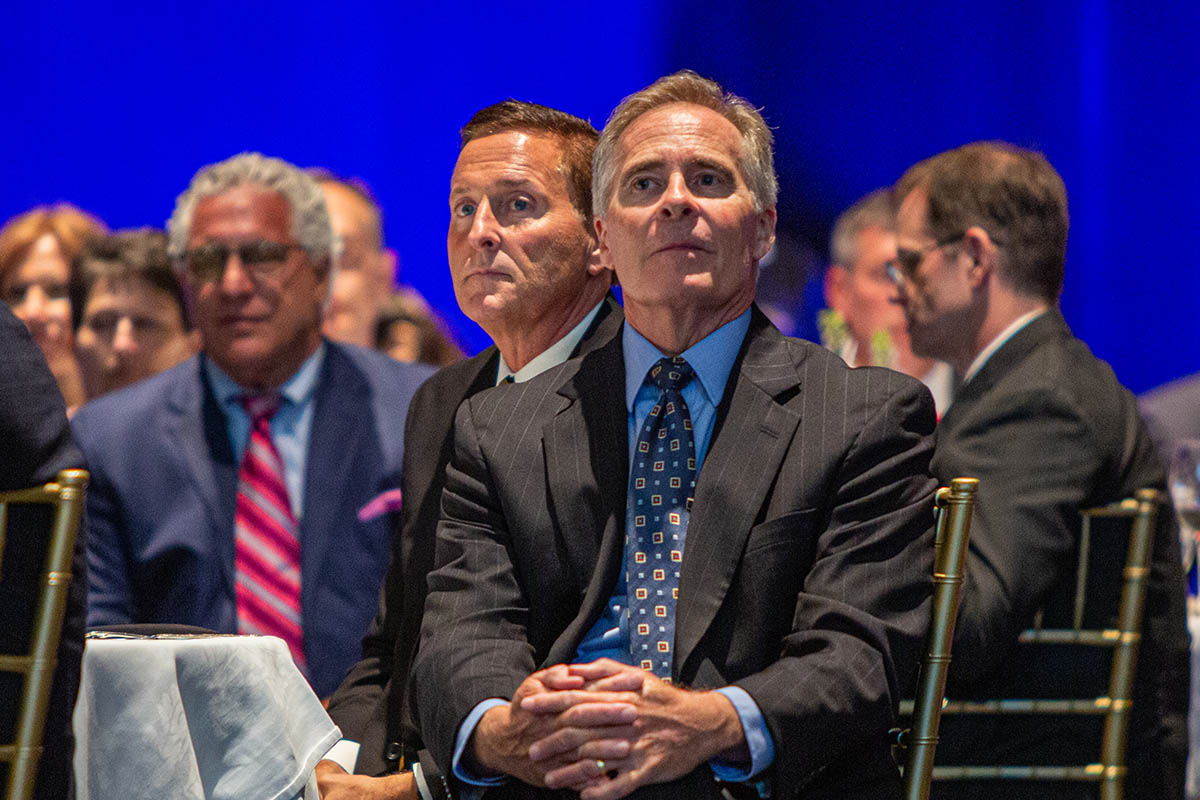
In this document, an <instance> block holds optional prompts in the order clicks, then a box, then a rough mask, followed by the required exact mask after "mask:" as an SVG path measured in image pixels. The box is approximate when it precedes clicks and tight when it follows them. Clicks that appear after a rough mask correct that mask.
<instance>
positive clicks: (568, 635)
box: [542, 319, 629, 660]
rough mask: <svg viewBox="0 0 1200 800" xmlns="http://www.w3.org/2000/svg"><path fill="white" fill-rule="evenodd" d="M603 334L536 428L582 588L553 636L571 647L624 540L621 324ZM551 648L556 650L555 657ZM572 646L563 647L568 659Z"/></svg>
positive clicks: (601, 594)
mask: <svg viewBox="0 0 1200 800" xmlns="http://www.w3.org/2000/svg"><path fill="white" fill-rule="evenodd" d="M609 327H610V328H611V329H612V330H610V331H608V335H609V339H608V341H607V342H602V343H600V345H599V347H600V349H598V350H595V351H594V352H593V353H591V355H589V356H587V357H586V358H583V359H581V360H580V361H579V362H578V365H579V366H578V370H577V371H576V372H575V373H574V375H572V376H571V377H569V378H568V379H567V380H566V382H565V383H564V384H563V385H562V386H561V387H560V388H559V390H558V393H559V394H560V395H561V396H562V397H563V398H564V400H565V403H564V406H563V408H562V410H560V411H559V412H558V413H557V414H556V415H555V416H554V418H553V419H552V420H550V422H549V424H547V425H546V427H545V429H544V431H543V434H542V447H543V452H544V453H545V457H546V475H547V484H548V488H549V494H550V497H549V500H550V504H551V509H552V511H553V513H554V515H555V516H556V517H557V520H558V533H559V536H560V537H561V538H560V545H561V546H562V547H563V549H564V550H565V552H566V555H567V560H568V563H569V564H570V568H571V571H572V573H573V575H574V577H575V579H576V581H577V584H578V585H579V586H581V587H584V589H583V597H582V598H581V600H582V605H581V611H580V614H579V615H577V616H576V618H575V620H574V621H573V622H572V624H571V626H570V627H569V628H568V629H567V630H566V631H564V633H563V635H562V636H561V637H560V638H559V642H560V643H562V644H563V647H564V648H565V649H567V650H569V649H571V648H572V647H574V646H575V645H576V644H577V643H578V641H579V640H580V639H581V638H582V636H583V634H584V633H586V631H587V629H588V628H589V627H590V626H591V625H592V624H593V623H594V622H595V620H596V618H597V617H598V616H599V613H600V610H601V609H602V608H603V606H604V604H605V603H606V602H607V599H608V597H609V595H611V593H612V589H613V586H614V584H615V582H616V578H617V573H618V572H619V570H620V565H621V555H622V553H623V552H624V542H625V490H626V486H625V484H626V481H627V476H628V473H629V467H628V460H629V456H628V453H627V452H626V450H627V448H626V441H627V438H628V433H627V422H626V413H627V412H626V410H625V402H624V393H623V392H621V391H619V390H614V386H616V387H619V386H621V385H623V375H624V366H623V362H622V355H621V353H622V350H621V337H620V336H619V335H616V334H617V332H618V331H619V330H620V324H619V319H618V324H616V325H614V326H609ZM557 649H558V648H556V652H555V653H554V655H558V653H557ZM573 656H574V652H570V653H567V652H564V653H563V654H562V657H563V658H566V659H568V660H569V659H570V658H572V657H573Z"/></svg>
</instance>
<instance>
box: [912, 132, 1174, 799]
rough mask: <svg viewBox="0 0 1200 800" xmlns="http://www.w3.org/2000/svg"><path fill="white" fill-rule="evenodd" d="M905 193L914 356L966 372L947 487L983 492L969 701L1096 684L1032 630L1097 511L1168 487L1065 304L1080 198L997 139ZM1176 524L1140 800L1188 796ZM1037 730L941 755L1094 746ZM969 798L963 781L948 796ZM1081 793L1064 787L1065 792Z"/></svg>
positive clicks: (967, 616) (1168, 535)
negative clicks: (1044, 649) (1037, 645)
mask: <svg viewBox="0 0 1200 800" xmlns="http://www.w3.org/2000/svg"><path fill="white" fill-rule="evenodd" d="M894 199H895V201H896V202H897V203H898V215H897V234H896V235H897V253H898V257H897V262H896V266H895V272H894V274H895V275H896V276H897V277H898V279H899V281H900V285H901V302H902V304H903V306H904V310H905V314H906V316H907V320H908V330H909V335H910V338H911V341H912V347H913V351H914V352H916V353H918V354H920V355H925V356H929V357H932V358H940V359H944V360H945V361H948V362H949V363H950V364H951V365H952V366H954V368H955V369H956V370H957V371H958V373H959V374H960V375H962V376H963V381H964V382H963V385H962V387H961V389H960V390H959V392H958V394H957V395H956V396H955V399H954V402H953V404H951V406H950V409H949V411H948V412H947V413H946V414H945V416H943V418H942V421H941V423H940V424H939V426H938V443H937V451H936V453H935V455H934V459H933V471H934V475H935V476H936V477H937V478H938V479H939V480H940V481H942V482H943V483H945V482H948V481H949V480H950V479H952V478H954V477H957V476H960V475H969V476H973V477H977V478H979V480H980V484H979V494H978V504H977V506H976V511H975V518H974V522H973V524H972V527H971V548H970V552H969V555H968V558H967V580H966V583H965V586H964V589H963V597H962V605H961V610H960V612H959V619H958V628H957V630H956V632H955V641H954V664H953V667H952V668H951V671H950V680H951V689H950V691H951V694H957V695H958V696H960V697H962V696H964V695H968V696H969V695H971V694H974V693H978V694H981V695H985V696H986V695H992V696H1005V695H1007V696H1015V697H1026V696H1030V694H1031V693H1036V692H1038V691H1039V690H1040V689H1039V687H1044V686H1046V685H1048V684H1049V683H1050V682H1052V681H1053V680H1054V679H1055V678H1056V677H1059V678H1063V677H1066V676H1074V679H1075V680H1081V679H1082V677H1083V676H1082V675H1079V674H1078V670H1080V669H1081V668H1080V667H1079V665H1077V664H1075V663H1072V662H1071V661H1070V660H1069V659H1067V658H1058V659H1053V660H1051V659H1047V660H1046V661H1045V662H1044V663H1039V664H1032V665H1030V664H1027V663H1025V662H1024V661H1022V660H1021V659H1019V658H1017V657H1016V656H1015V655H1014V654H1013V648H1014V647H1015V645H1016V639H1017V634H1018V633H1019V631H1020V630H1021V629H1023V628H1026V627H1028V626H1029V625H1030V624H1031V622H1032V621H1033V616H1034V613H1035V612H1036V611H1037V610H1038V609H1039V608H1041V607H1043V606H1044V605H1046V604H1047V603H1048V602H1049V601H1051V600H1052V599H1053V598H1055V597H1058V596H1060V595H1066V594H1069V590H1070V589H1071V587H1073V585H1074V556H1075V553H1076V551H1077V537H1078V533H1079V526H1080V521H1079V511H1080V509H1083V508H1088V507H1091V506H1097V505H1102V504H1105V503H1109V502H1113V501H1116V500H1119V499H1121V498H1124V497H1127V496H1130V495H1132V494H1133V492H1134V491H1135V490H1136V489H1139V488H1142V487H1156V488H1162V487H1163V485H1164V479H1163V470H1162V467H1161V465H1160V464H1159V462H1158V458H1157V455H1156V454H1155V451H1154V448H1153V446H1152V444H1151V441H1150V437H1149V435H1148V434H1147V432H1146V428H1145V426H1144V425H1143V424H1142V422H1141V420H1140V419H1139V418H1138V412H1137V405H1136V403H1135V402H1134V399H1133V397H1132V395H1130V393H1129V392H1128V391H1127V390H1126V389H1125V388H1124V387H1122V386H1121V385H1120V384H1119V383H1118V382H1117V379H1116V377H1115V376H1114V375H1113V372H1112V370H1111V369H1110V368H1109V367H1108V365H1107V364H1105V363H1103V362H1102V361H1100V360H1098V359H1097V358H1095V356H1093V355H1092V354H1091V352H1090V351H1089V350H1088V348H1087V346H1086V345H1084V344H1083V342H1081V341H1079V340H1078V339H1076V338H1075V337H1074V336H1072V335H1071V332H1070V330H1069V329H1068V328H1067V325H1066V322H1065V321H1064V320H1063V318H1062V314H1061V313H1060V312H1059V310H1058V307H1057V306H1058V297H1059V294H1060V293H1061V291H1062V283H1063V269H1064V262H1065V254H1066V243H1067V196H1066V189H1065V187H1064V186H1063V182H1062V179H1061V178H1060V177H1059V176H1058V173H1056V172H1055V171H1054V168H1053V167H1051V166H1050V164H1049V163H1048V162H1047V161H1046V159H1045V158H1043V157H1042V156H1041V155H1039V154H1037V153H1033V152H1030V151H1027V150H1022V149H1021V148H1018V147H1014V146H1012V145H1008V144H1004V143H1000V142H995V143H978V144H971V145H966V146H964V147H960V148H958V149H956V150H950V151H947V152H945V153H942V154H940V155H937V156H934V157H933V158H930V159H928V160H926V161H923V162H921V163H919V164H917V165H915V166H913V167H912V168H910V169H909V170H908V171H907V172H906V173H905V174H904V176H903V177H901V179H900V181H899V183H897V185H896V187H895V190H894ZM1162 522H1163V524H1161V525H1160V526H1159V528H1158V530H1157V532H1156V534H1155V537H1156V538H1155V540H1154V545H1153V556H1152V570H1151V576H1150V583H1149V590H1148V594H1147V598H1146V616H1145V624H1144V637H1143V638H1142V641H1141V654H1140V659H1139V663H1138V671H1137V677H1136V682H1135V699H1134V704H1133V715H1134V716H1133V718H1132V720H1131V722H1130V726H1129V731H1130V734H1129V736H1130V744H1129V751H1128V757H1127V763H1128V765H1129V773H1128V777H1127V779H1126V781H1125V792H1126V796H1127V797H1138V798H1178V797H1181V796H1182V781H1183V766H1184V755H1185V748H1186V731H1185V728H1184V713H1185V710H1186V708H1187V691H1188V672H1187V670H1188V665H1187V647H1188V639H1187V633H1186V631H1185V629H1184V606H1183V599H1184V598H1183V592H1184V585H1183V579H1182V577H1181V575H1180V561H1179V546H1178V542H1177V540H1176V537H1175V534H1174V532H1173V527H1172V525H1171V524H1170V515H1169V514H1163V515H1162ZM1067 680H1068V681H1070V680H1072V678H1070V677H1067ZM1024 730H1025V733H1024V735H1023V736H1022V737H1021V738H1020V739H1019V740H1008V741H1002V740H1000V737H996V738H995V739H993V738H990V737H989V736H986V735H973V736H971V737H970V738H965V737H962V736H955V735H953V734H952V729H951V728H949V727H948V728H947V729H946V730H945V731H944V735H943V739H942V745H941V746H939V749H938V756H939V758H942V759H944V761H945V763H948V764H950V763H964V761H965V760H966V759H970V758H972V757H976V758H977V757H980V756H983V757H985V758H987V759H989V762H988V763H991V760H994V759H1006V758H1011V759H1013V760H1012V761H1010V762H1009V763H1022V759H1033V760H1034V761H1032V762H1025V763H1036V760H1037V759H1042V763H1046V762H1045V760H1044V759H1045V758H1046V757H1048V756H1060V757H1065V758H1068V759H1069V758H1071V757H1072V756H1071V754H1072V753H1075V752H1077V751H1078V748H1079V744H1080V743H1079V741H1078V740H1077V739H1075V738H1072V735H1070V734H1064V732H1063V729H1061V728H1059V727H1058V726H1056V725H1051V724H1045V725H1042V726H1040V727H1039V728H1038V730H1037V731H1030V730H1028V727H1026V728H1025V729H1024ZM1083 752H1085V753H1086V752H1087V751H1086V750H1084V751H1083ZM1096 755H1097V754H1096V753H1095V752H1092V753H1091V755H1090V759H1094V758H1095V757H1096ZM964 757H965V758H964ZM1080 757H1084V758H1088V756H1080ZM1059 763H1062V762H1059ZM1084 763H1087V762H1084ZM1021 790H1022V792H1026V791H1028V792H1030V793H1035V792H1036V790H1035V789H1033V788H1030V787H1025V786H1023V787H1021ZM960 791H962V792H964V794H965V792H966V790H965V789H962V788H959V787H958V786H956V785H955V784H946V785H944V786H941V787H940V788H939V795H942V794H945V795H947V796H958V792H960ZM993 791H995V789H994V788H993ZM1066 791H1067V790H1065V789H1063V788H1062V786H1061V785H1056V786H1055V788H1054V791H1053V793H1052V794H1049V795H1047V796H1054V797H1064V796H1069V795H1067V794H1065V793H1064V792H1066ZM1080 791H1081V792H1085V793H1086V792H1089V791H1090V790H1089V789H1088V788H1087V787H1086V786H1083V787H1080ZM1022 796H1040V795H1036V794H1023V795H1022ZM1085 796H1089V795H1086V794H1085Z"/></svg>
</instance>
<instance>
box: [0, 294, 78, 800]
mask: <svg viewBox="0 0 1200 800" xmlns="http://www.w3.org/2000/svg"><path fill="white" fill-rule="evenodd" d="M82 466H83V458H82V456H80V454H79V451H78V450H77V449H76V448H75V445H74V444H73V443H72V441H71V433H70V428H69V426H68V424H67V417H66V407H65V405H64V403H63V399H62V395H61V394H60V393H59V390H58V385H57V384H56V383H55V381H54V377H53V376H52V375H51V374H50V369H49V367H47V366H46V360H45V358H44V357H43V356H42V353H41V351H40V350H38V348H37V345H36V344H35V343H34V342H33V339H32V338H31V337H30V336H29V333H28V331H26V329H25V326H24V325H23V324H22V323H21V322H20V321H19V320H17V319H16V318H15V317H14V316H13V315H12V313H11V312H10V311H9V310H8V307H7V306H4V305H3V304H0V490H3V489H20V488H26V487H29V486H33V485H36V484H39V483H44V482H46V481H48V480H50V479H52V478H53V477H54V476H55V474H56V473H57V472H58V471H59V470H61V469H69V468H78V467H82ZM12 524H13V525H14V527H15V526H16V525H17V524H18V520H17V519H16V517H15V515H14V519H13V520H12ZM18 542H19V539H18V538H17V537H16V536H13V537H11V538H10V540H9V545H8V548H7V550H8V552H6V553H5V554H4V555H5V558H4V572H3V576H2V579H0V646H2V648H3V650H4V651H5V652H13V651H14V650H15V649H16V648H15V645H16V643H15V642H13V641H12V639H11V637H13V636H16V635H17V632H20V631H25V630H28V628H29V622H28V620H32V618H33V617H32V608H33V604H34V602H35V596H34V594H33V591H34V589H33V587H34V586H35V584H36V579H37V578H36V576H37V573H38V572H40V570H41V558H42V557H44V553H36V554H31V553H29V552H27V549H26V551H25V552H22V548H21V546H20V545H19V544H18ZM86 545H87V526H86V521H85V523H84V524H82V525H81V526H80V531H79V535H78V538H77V540H76V543H75V554H74V559H73V562H72V567H71V569H72V576H73V577H72V580H71V587H70V591H69V592H68V595H67V612H66V617H65V619H64V622H63V631H62V636H61V639H60V642H59V647H58V666H57V667H56V669H55V673H54V684H53V688H52V689H51V697H50V713H49V715H48V717H47V720H46V728H45V737H44V747H45V750H44V754H43V756H42V760H41V763H40V764H39V766H38V777H37V786H36V790H35V792H36V794H35V796H36V797H37V798H39V800H40V799H42V798H60V797H66V796H67V793H68V791H69V787H70V784H71V759H72V754H73V751H74V737H73V736H72V734H71V710H72V708H74V705H75V696H76V694H77V693H78V690H79V665H80V660H81V658H82V656H83V627H84V616H85V612H86V607H87V590H86V586H87V562H86V556H85V553H86ZM4 677H5V678H12V677H14V676H12V675H6V676H4ZM0 696H3V697H4V698H5V699H6V703H5V704H7V700H9V699H12V700H13V701H15V699H16V698H17V697H18V696H19V695H18V693H17V690H16V688H15V686H12V687H10V686H9V684H3V686H2V687H0ZM6 713H9V712H6Z"/></svg>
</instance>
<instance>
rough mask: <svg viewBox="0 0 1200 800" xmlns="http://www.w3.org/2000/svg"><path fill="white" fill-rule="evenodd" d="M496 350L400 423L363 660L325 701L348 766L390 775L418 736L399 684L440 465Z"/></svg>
mask: <svg viewBox="0 0 1200 800" xmlns="http://www.w3.org/2000/svg"><path fill="white" fill-rule="evenodd" d="M622 319H623V317H622V315H621V307H620V306H619V305H618V304H617V301H616V299H615V298H614V297H613V296H612V295H611V294H610V295H609V296H608V297H607V299H606V300H605V302H604V305H602V306H601V308H600V311H599V312H598V313H597V314H596V318H595V319H594V320H593V321H592V324H591V326H590V327H589V329H588V331H587V333H586V334H584V337H583V339H582V340H580V342H579V345H578V347H577V348H576V350H575V354H576V355H580V354H585V353H589V352H591V351H592V349H594V347H595V346H596V343H597V342H605V341H608V339H609V338H611V336H612V335H613V333H615V332H616V331H617V330H618V329H619V328H620V326H621V320H622ZM498 360H499V359H498V354H497V351H496V348H495V347H494V346H493V347H489V348H487V349H486V350H484V351H483V352H482V353H480V354H479V355H477V356H475V357H474V358H472V359H468V360H466V361H462V362H459V363H458V364H454V365H452V366H449V367H446V368H445V369H443V370H440V371H439V372H438V373H437V374H435V375H434V376H433V377H432V378H430V379H429V380H428V381H426V382H425V384H424V385H423V386H422V387H421V388H420V390H419V391H418V392H417V394H416V396H415V397H413V401H412V404H411V405H410V406H409V409H408V421H407V423H405V426H404V441H405V455H404V474H403V477H402V480H401V483H402V487H403V494H404V505H403V506H402V507H401V512H400V513H401V526H400V533H399V535H398V536H395V537H394V540H393V543H392V561H391V564H390V565H389V567H388V574H387V579H386V580H385V581H384V587H383V591H382V592H381V593H380V597H379V614H378V615H377V616H376V617H375V619H374V620H373V621H372V623H371V628H370V630H369V631H368V633H367V636H366V637H365V638H364V639H363V650H362V655H363V658H362V660H361V661H359V662H358V664H356V665H355V666H354V667H353V669H351V670H350V673H349V674H348V675H347V676H346V680H345V681H344V682H343V683H342V685H341V686H340V687H338V690H337V691H336V692H335V693H334V695H333V697H332V698H330V701H329V716H330V717H331V718H332V719H333V721H334V722H335V723H337V725H338V727H339V728H341V729H342V735H343V736H344V737H346V738H347V739H351V740H353V741H356V742H358V743H359V745H360V749H359V754H358V761H357V762H356V764H355V767H354V771H355V772H357V773H360V774H364V775H380V774H383V773H385V772H394V771H395V770H396V766H397V759H398V757H399V755H400V752H401V740H403V741H404V742H405V743H406V744H407V745H408V748H409V750H410V754H411V752H412V751H414V750H415V749H416V748H417V747H418V746H419V736H418V735H417V733H416V731H415V729H414V727H413V725H412V724H411V723H410V722H409V720H408V714H407V710H406V704H405V702H404V700H405V698H406V694H405V688H406V687H407V685H408V672H409V666H410V665H411V663H412V657H413V653H414V651H415V650H416V645H417V635H418V633H419V631H420V629H421V613H422V610H423V608H424V605H425V576H426V575H428V574H429V571H430V570H432V569H433V541H434V530H435V528H436V527H437V520H438V516H439V513H440V511H441V499H442V489H443V487H444V486H445V485H446V465H447V464H448V463H449V462H450V457H451V456H452V455H453V454H454V436H453V425H454V412H455V411H457V410H458V406H459V404H460V403H461V402H462V401H463V399H464V398H466V397H471V396H472V395H475V394H476V393H478V392H481V391H483V390H484V389H488V388H491V387H492V386H494V385H495V381H496V367H497V364H498Z"/></svg>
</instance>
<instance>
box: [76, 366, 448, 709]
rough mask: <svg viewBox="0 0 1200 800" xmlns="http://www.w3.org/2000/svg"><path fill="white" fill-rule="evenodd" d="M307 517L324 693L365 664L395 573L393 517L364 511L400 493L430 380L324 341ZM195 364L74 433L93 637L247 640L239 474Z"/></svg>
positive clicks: (306, 566) (313, 666) (304, 540)
mask: <svg viewBox="0 0 1200 800" xmlns="http://www.w3.org/2000/svg"><path fill="white" fill-rule="evenodd" d="M326 346H327V350H326V355H325V361H324V364H323V366H322V371H321V375H320V377H319V378H318V383H317V389H316V394H315V397H314V400H315V406H314V409H313V421H312V430H311V434H310V436H309V443H308V456H307V462H306V465H305V495H306V496H305V497H304V502H303V512H302V514H301V518H300V547H301V551H300V562H301V564H300V573H301V584H302V586H301V598H300V604H301V615H302V625H303V628H304V651H305V658H306V660H307V662H308V668H309V672H310V680H311V682H312V685H313V689H314V690H315V691H316V692H317V694H318V695H320V696H326V695H328V694H329V693H330V692H332V691H333V690H334V689H335V688H337V685H338V682H339V681H340V680H341V679H342V677H343V676H344V675H345V673H346V670H347V669H348V668H349V667H350V665H351V664H353V663H354V660H355V655H356V654H357V652H358V642H359V639H360V637H361V636H362V634H363V632H364V631H365V630H366V629H367V625H368V624H369V623H370V621H371V616H372V615H373V614H374V612H375V608H376V597H377V596H378V592H379V586H380V584H381V582H382V580H383V574H384V570H385V567H386V564H387V552H388V541H389V540H388V524H387V521H386V519H385V518H377V519H374V520H372V521H369V522H365V523H364V522H360V521H359V520H358V519H357V517H356V513H357V511H358V510H359V509H360V508H362V507H363V506H364V505H365V504H366V503H367V502H368V501H370V500H371V499H372V498H373V497H375V496H376V495H378V494H379V493H380V492H382V491H384V490H386V489H391V488H395V487H397V486H399V484H400V468H401V466H400V465H401V459H402V457H403V452H404V449H403V440H402V438H401V435H400V430H401V428H400V420H401V418H402V417H403V415H404V414H405V412H406V410H407V408H408V403H409V400H410V399H411V398H412V396H413V393H414V392H415V391H416V389H417V386H418V385H419V384H420V382H421V381H422V380H423V379H424V378H425V377H426V375H427V374H428V373H429V370H428V368H426V367H422V366H415V365H411V364H400V363H398V362H395V361H393V360H391V359H389V358H387V357H386V356H383V355H381V354H379V353H375V352H372V351H368V350H363V349H361V348H356V347H349V346H343V345H338V344H335V343H333V342H327V343H326ZM201 358H203V356H200V357H197V358H193V359H191V360H189V361H186V362H184V363H183V364H181V365H179V366H178V367H175V368H173V369H171V370H168V371H167V372H164V373H162V374H160V375H157V376H155V377H153V378H150V379H149V380H146V381H142V382H141V383H138V384H136V385H134V386H132V387H129V388H128V389H126V390H124V391H121V392H116V393H114V394H110V395H106V396H104V397H101V398H99V399H97V400H95V401H94V402H91V403H88V404H87V405H86V406H84V407H83V408H82V409H80V411H79V413H78V414H76V416H75V419H74V421H73V428H74V431H75V436H76V439H77V440H78V442H79V445H80V447H81V448H82V449H83V451H84V454H85V456H86V457H87V460H88V463H89V465H90V466H91V469H92V485H91V491H90V492H89V494H88V513H89V514H90V516H91V519H92V532H93V535H92V539H91V544H90V547H89V563H90V568H91V581H90V584H89V613H88V624H89V625H113V624H120V623H128V622H135V623H149V622H157V623H180V624H186V625H199V626H201V627H205V628H211V629H213V630H216V631H220V632H234V631H236V630H237V600H236V597H235V595H234V552H233V549H234V548H233V542H234V536H233V525H234V510H235V500H236V497H237V484H238V464H237V462H236V460H235V459H234V455H233V450H232V448H231V447H230V444H229V437H228V435H227V434H226V431H225V422H224V416H223V415H222V413H221V411H220V409H219V408H218V407H217V402H216V399H215V397H214V396H213V393H212V391H211V389H210V388H209V387H208V382H207V379H206V377H205V373H204V369H203V368H202V364H201Z"/></svg>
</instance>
